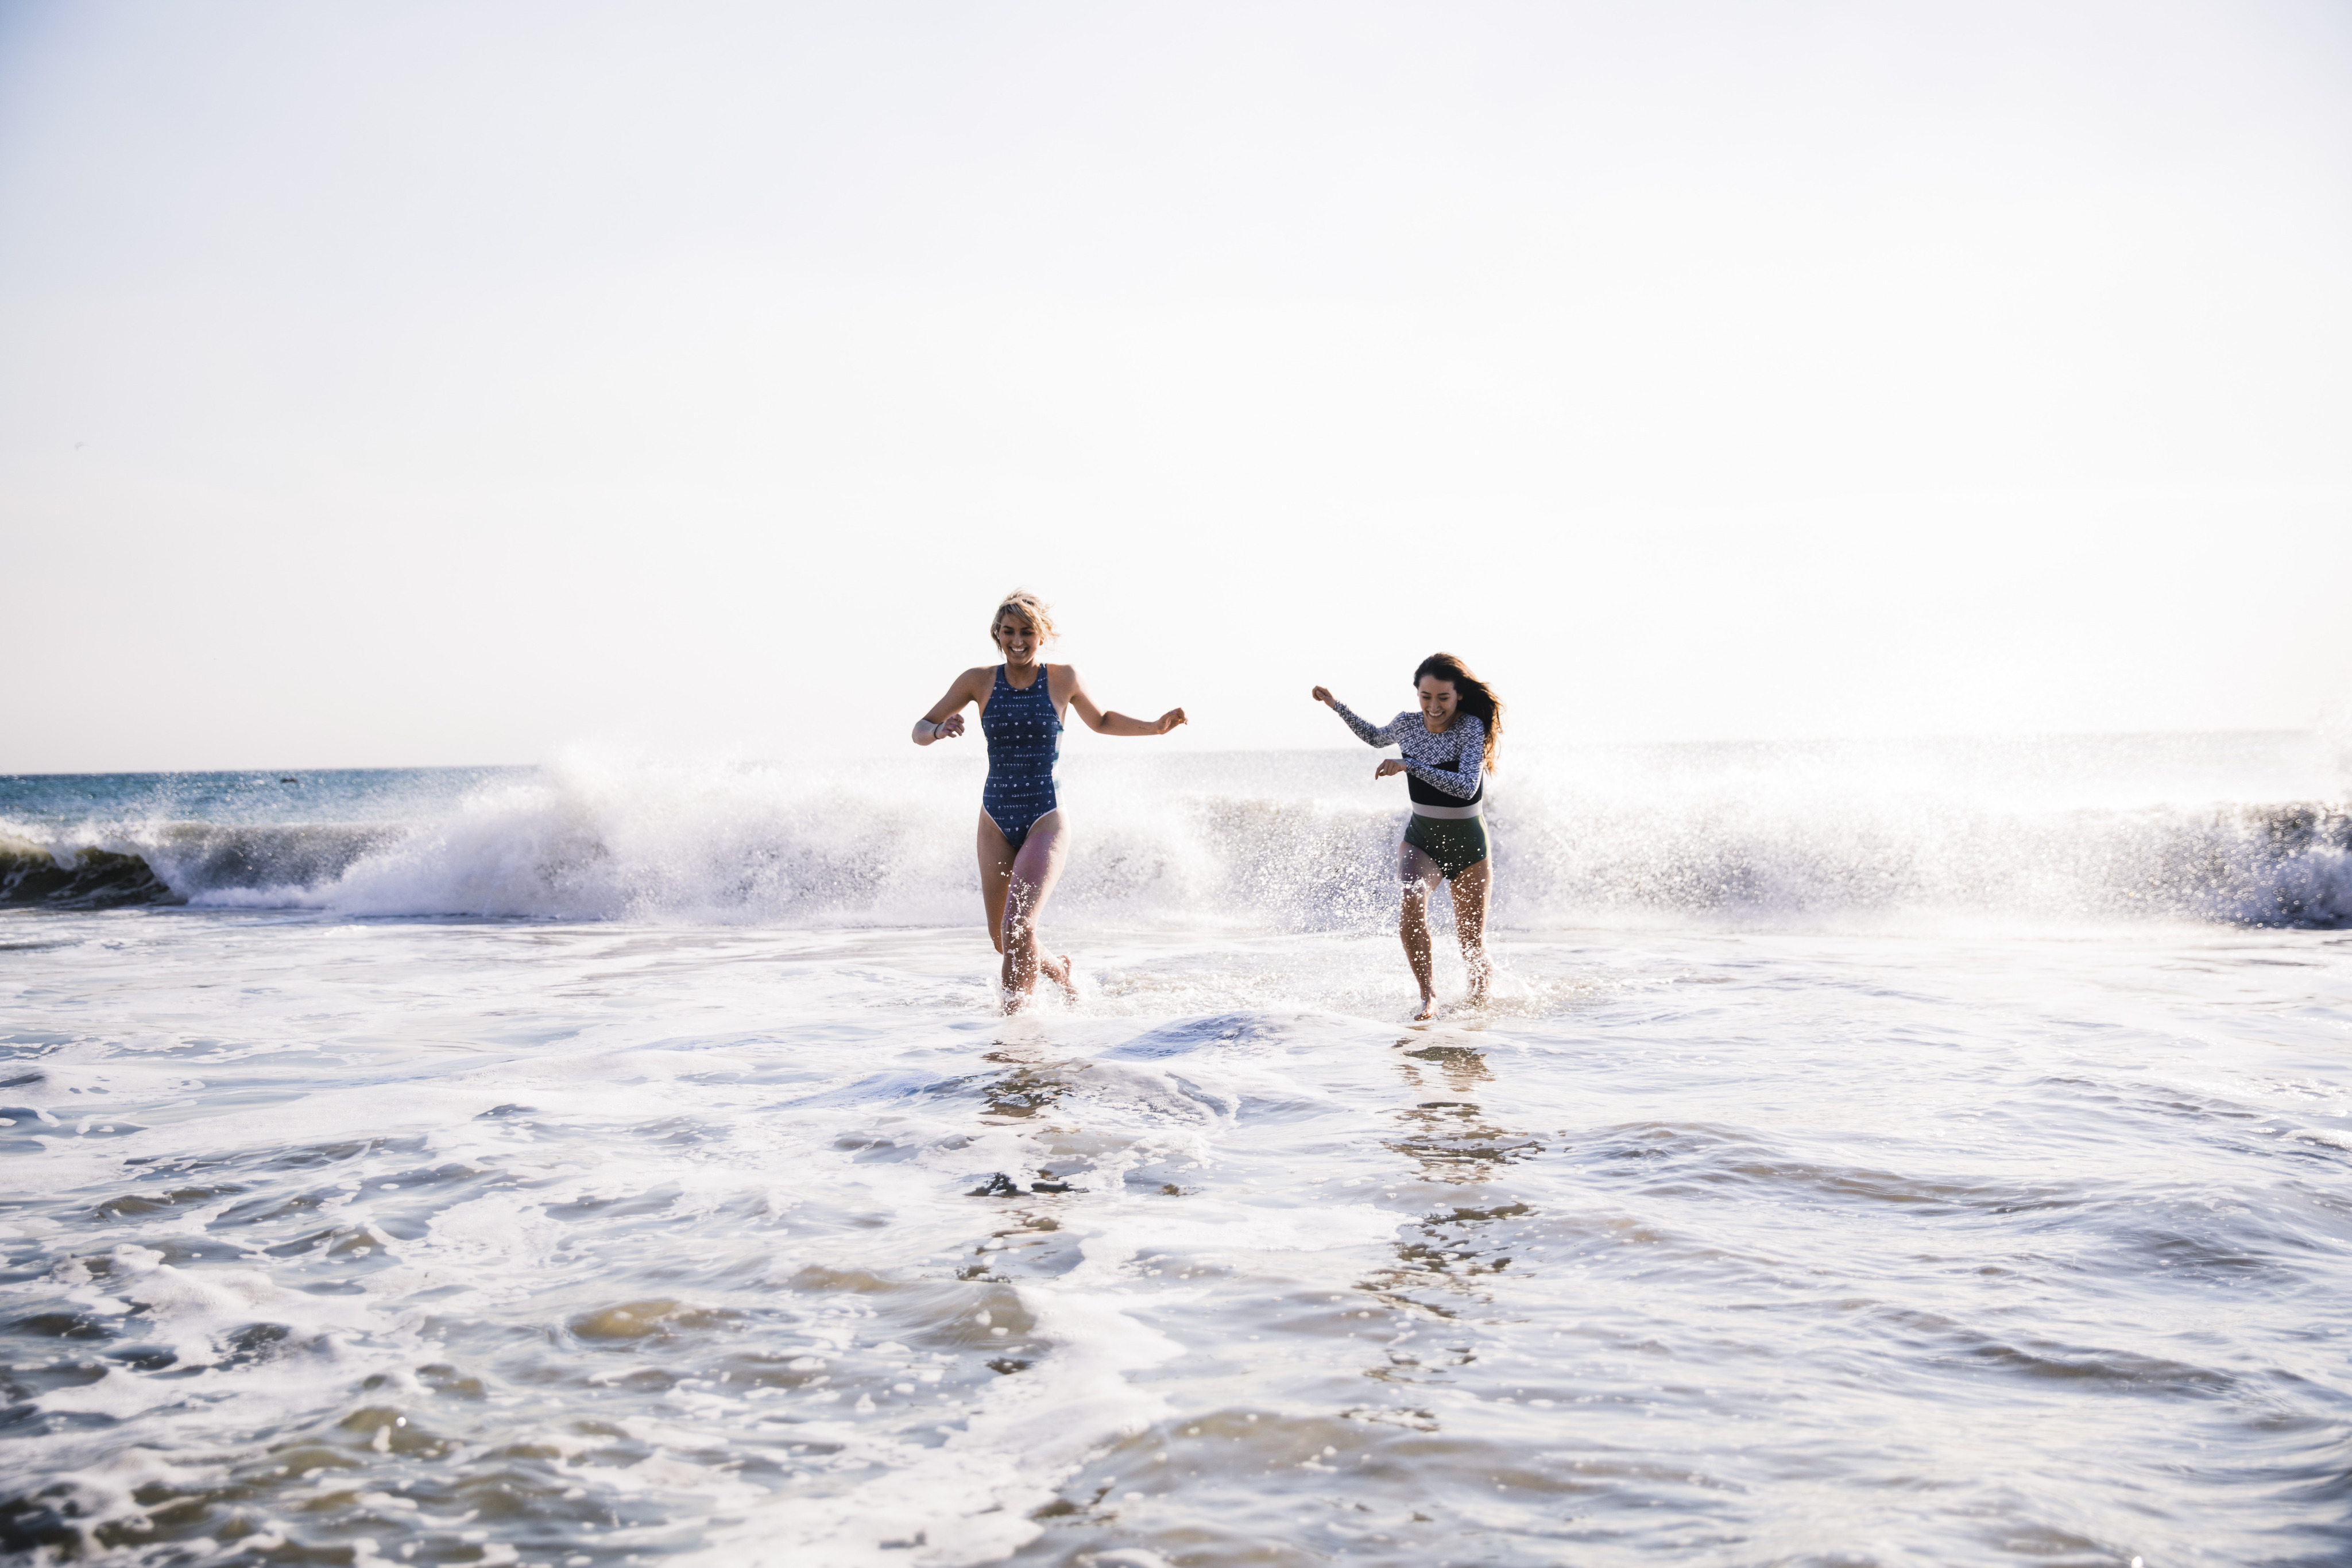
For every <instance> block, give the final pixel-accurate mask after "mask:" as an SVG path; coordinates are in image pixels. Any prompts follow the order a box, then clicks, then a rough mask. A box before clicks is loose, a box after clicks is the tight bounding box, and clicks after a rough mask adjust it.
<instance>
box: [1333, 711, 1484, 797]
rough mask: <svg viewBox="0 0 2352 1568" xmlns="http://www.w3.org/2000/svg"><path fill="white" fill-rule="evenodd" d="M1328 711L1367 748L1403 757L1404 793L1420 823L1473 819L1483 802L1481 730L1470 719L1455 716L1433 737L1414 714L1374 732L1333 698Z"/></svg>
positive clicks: (1480, 722)
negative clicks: (1400, 753) (1427, 819)
mask: <svg viewBox="0 0 2352 1568" xmlns="http://www.w3.org/2000/svg"><path fill="white" fill-rule="evenodd" d="M1331 707H1332V710H1333V711H1334V712H1336V713H1337V714H1338V715H1339V716H1340V717H1341V718H1342V719H1344V720H1346V721H1347V725H1348V727H1349V729H1352V730H1354V731H1355V732H1356V738H1358V739H1359V740H1361V741H1362V742H1363V743H1364V744H1365V745H1366V746H1393V747H1398V748H1400V749H1401V750H1402V751H1403V753H1404V770H1405V780H1404V787H1405V793H1406V794H1408V795H1410V796H1412V809H1413V811H1414V813H1415V814H1416V815H1419V816H1423V817H1475V816H1478V815H1480V814H1481V811H1480V802H1482V801H1483V800H1486V780H1485V779H1483V778H1481V777H1480V774H1481V773H1482V772H1483V771H1484V770H1485V768H1486V721H1485V720H1483V719H1481V718H1480V717H1479V716H1477V715H1476V714H1475V713H1457V714H1455V715H1454V722H1453V723H1452V724H1450V725H1448V726H1447V727H1445V729H1444V731H1443V732H1442V733H1440V734H1437V735H1432V734H1430V733H1429V726H1427V725H1425V724H1423V722H1422V721H1421V715H1419V714H1417V713H1401V714H1399V715H1397V716H1396V717H1394V718H1392V719H1391V720H1389V721H1388V723H1386V724H1384V725H1382V726H1381V727H1379V728H1378V729H1374V728H1373V727H1371V726H1370V725H1369V724H1367V723H1365V722H1364V721H1363V720H1362V719H1360V718H1359V717H1357V716H1356V715H1355V713H1354V711H1353V710H1352V709H1350V708H1349V706H1348V705H1347V704H1346V703H1343V702H1341V701H1339V699H1338V698H1337V697H1334V698H1333V699H1332V700H1331Z"/></svg>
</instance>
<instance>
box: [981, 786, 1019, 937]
mask: <svg viewBox="0 0 2352 1568" xmlns="http://www.w3.org/2000/svg"><path fill="white" fill-rule="evenodd" d="M1012 883H1013V845H1012V844H1011V843H1010V842H1008V841H1006V840H1005V837H1004V831H1003V829H1001V828H999V827H998V826H997V825H996V819H995V818H993V817H992V816H990V815H989V814H988V813H987V812H985V811H982V813H981V814H980V902H981V905H982V908H984V909H986V910H987V911H988V944H989V946H992V947H993V948H995V949H996V950H997V951H998V952H1000V953H1002V952H1003V951H1004V890H1005V889H1006V888H1007V887H1009V886H1011V885H1012Z"/></svg>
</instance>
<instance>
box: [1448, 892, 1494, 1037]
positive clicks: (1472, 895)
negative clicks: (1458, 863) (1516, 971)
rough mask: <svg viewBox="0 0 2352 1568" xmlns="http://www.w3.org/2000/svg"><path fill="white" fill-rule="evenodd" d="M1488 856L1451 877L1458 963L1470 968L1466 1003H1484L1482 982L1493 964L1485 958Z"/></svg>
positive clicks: (1488, 977) (1476, 1005) (1491, 975)
mask: <svg viewBox="0 0 2352 1568" xmlns="http://www.w3.org/2000/svg"><path fill="white" fill-rule="evenodd" d="M1494 863H1495V862H1493V861H1492V860H1483V861H1480V862H1478V863H1477V864H1476V865H1474V866H1472V867H1470V868H1469V869H1468V870H1467V871H1465V872H1464V873H1462V874H1461V875H1460V876H1457V877H1455V878H1454V935H1455V936H1459V937H1460V938H1462V967H1464V968H1465V969H1467V970H1469V971H1470V1005H1471V1006H1472V1007H1474V1008H1483V1007H1485V1006H1486V982H1487V981H1489V980H1491V979H1493V978H1494V977H1495V966H1494V965H1493V964H1491V963H1489V962H1488V961H1487V958H1486V890H1487V888H1488V886H1489V885H1491V882H1490V878H1489V877H1488V874H1487V873H1488V872H1489V870H1490V869H1491V868H1492V867H1493V865H1494Z"/></svg>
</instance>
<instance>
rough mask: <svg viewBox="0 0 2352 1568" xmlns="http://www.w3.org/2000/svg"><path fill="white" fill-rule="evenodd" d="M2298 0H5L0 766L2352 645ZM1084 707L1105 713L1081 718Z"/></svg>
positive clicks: (187, 764) (1892, 688)
mask: <svg viewBox="0 0 2352 1568" xmlns="http://www.w3.org/2000/svg"><path fill="white" fill-rule="evenodd" d="M2347 284H2352V8H2347V7H2346V6H2344V5H2340V4H2335V3H2269V0H2226V3H2222V0H2217V3H2211V4H2168V3H2164V0H2155V3H2150V0H2115V3H2108V0H2084V3H2080V4H2067V3H2063V0H2062V3H2055V4H2053V3H2052V0H2031V3H2022V4H2009V3H2001V0H1954V3H1951V4H1903V3H1900V0H1894V3H1889V0H1863V3H1856V4H1815V3H1808V0H1788V3H1782V4H1759V3H1757V0H1736V3H1727V4H1714V5H1710V4H1673V3H1666V4H1657V5H1649V4H1624V3H1619V4H1609V5H1574V4H1558V3H1546V4H1479V3H1464V0H1446V3H1444V4H1438V3H1434V0H1432V3H1427V4H1420V5H1392V4H1381V3H1377V0H1349V3H1345V4H1338V3H1334V4H1292V3H1284V0H1271V3H1269V0H1248V3H1246V4H1222V3H1213V0H1211V3H1202V0H1187V3H1185V4H1181V5H1180V4H1167V5H1122V4H1115V3H1112V4H1106V3H1103V0H1089V3H1087V4H1075V3H1073V4H1029V3H1003V4H996V3H989V0H953V3H940V4H889V3H881V4H856V5H821V6H820V5H717V4H690V3H689V4H665V5H642V4H640V5H596V4H583V3H581V0H557V3H548V4H516V3H501V0H465V3H463V4H446V5H437V4H429V3H422V0H404V3H401V4H390V5H350V4H327V5H321V4H319V3H317V0H289V3H285V4H257V3H250V0H217V3H212V4H206V5H184V4H167V3H163V0H153V3H149V4H127V5H126V4H109V3H105V0H75V3H72V4H53V5H29V4H21V3H20V4H15V5H5V6H0V562H5V572H6V578H7V581H8V594H7V617H6V624H7V627H8V630H9V632H10V635H9V637H8V640H7V650H8V653H7V664H6V667H7V669H8V671H9V674H10V678H9V679H8V681H7V683H6V690H7V695H8V706H9V709H10V715H9V722H8V723H7V725H6V727H5V731H0V736H4V737H5V738H0V771H68V770H82V769H105V768H215V767H221V768H233V767H284V766H300V767H311V768H318V767H331V766H347V765H353V766H356V765H394V764H426V763H469V762H528V761H532V760H535V759H538V758H541V757H544V756H546V755H548V754H549V753H551V751H552V750H554V749H555V748H557V747H562V746H563V745H565V744H567V743H570V742H573V741H583V740H584V741H614V740H620V741H627V742H633V743H636V744H642V745H646V746H651V747H661V748H665V749H672V750H691V751H734V752H738V753H742V754H749V755H753V756H763V757H793V756H800V755H812V754H815V753H833V752H839V751H845V750H846V751H864V750H872V749H879V748H882V747H889V746H895V745H900V744H903V739H902V737H903V736H904V734H905V731H906V729H907V727H908V724H909V722H910V721H911V720H912V719H913V718H914V717H915V716H917V715H919V713H920V712H921V711H922V710H923V709H924V708H925V707H927V706H929V704H930V702H931V701H932V700H933V698H935V697H936V696H937V695H939V694H940V691H942V690H944V689H945V687H946V685H947V684H948V682H949V680H950V678H951V677H952V676H953V674H955V673H956V672H957V671H958V670H960V669H961V668H963V667H964V666H966V665H968V664H981V663H985V662H988V661H989V659H990V657H991V654H990V650H989V648H988V646H987V643H986V642H985V641H984V637H983V628H984V626H985V624H986V621H987V617H988V613H989V611H990V610H991V608H992V606H993V604H994V603H995V601H996V596H997V594H998V593H999V591H1002V590H1003V589H1006V588H1009V587H1012V586H1013V585H1015V584H1022V585H1025V586H1028V587H1031V588H1034V589H1035V590H1036V591H1039V592H1041V593H1043V594H1045V596H1046V597H1047V598H1048V599H1049V600H1051V601H1054V603H1055V607H1056V610H1057V612H1059V613H1060V615H1061V617H1062V619H1063V621H1064V623H1065V625H1066V630H1067V632H1068V635H1067V637H1066V642H1065V643H1064V644H1063V647H1062V649H1061V650H1060V653H1061V654H1066V656H1067V657H1068V658H1069V659H1070V660H1072V661H1073V662H1075V663H1076V664H1078V665H1079V667H1080V669H1081V670H1082V671H1083V672H1084V673H1085V674H1087V678H1088V681H1089V684H1090V685H1093V686H1094V687H1095V688H1096V691H1097V695H1098V696H1099V697H1100V698H1101V699H1102V700H1103V701H1105V702H1106V703H1108V704H1109V705H1110V706H1115V707H1118V708H1120V709H1123V710H1126V711H1129V712H1134V713H1139V714H1145V715H1150V714H1156V713H1158V712H1159V711H1160V709H1161V708H1162V707H1165V706H1171V705H1172V704H1178V703H1181V704H1182V705H1184V706H1186V707H1187V708H1188V709H1189V711H1190V712H1191V714H1192V719H1193V727H1192V729H1191V730H1190V731H1189V732H1188V733H1187V734H1186V735H1185V736H1184V737H1182V739H1181V742H1179V744H1182V745H1187V746H1192V747H1210V748H1214V747H1268V746H1297V745H1315V746H1324V745H1332V744H1338V743H1341V742H1342V741H1344V738H1345V737H1343V736H1342V735H1340V734H1339V733H1337V727H1336V726H1334V725H1333V724H1332V723H1331V721H1330V720H1329V718H1328V715H1326V714H1324V713H1323V711H1322V710H1321V709H1320V708H1318V707H1315V706H1312V705H1311V704H1310V703H1308V702H1307V698H1306V695H1305V694H1306V688H1307V686H1308V685H1312V684H1314V683H1316V682H1318V681H1321V682H1325V683H1328V684H1329V685H1334V686H1336V687H1338V688H1339V691H1340V693H1341V695H1343V696H1346V697H1347V698H1348V699H1349V701H1350V702H1351V703H1354V704H1355V705H1356V706H1359V707H1361V708H1363V709H1365V710H1366V711H1368V712H1377V713H1381V714H1385V713H1387V712H1390V711H1393V710H1394V709H1395V708H1397V707H1401V706H1404V704H1405V701H1406V699H1407V696H1408V692H1407V683H1408V680H1409V677H1410V674H1411V670H1412V664H1414V663H1415V662H1416V661H1417V660H1418V659H1419V658H1420V657H1421V656H1422V655H1423V654H1424V653H1428V652H1430V651H1431V650H1432V649H1433V648H1437V647H1445V648H1449V649H1451V650H1453V651H1454V652H1455V653H1460V654H1462V655H1463V656H1464V657H1465V658H1466V659H1468V660H1469V661H1470V663H1471V664H1474V665H1475V666H1476V667H1478V668H1479V669H1480V670H1481V672H1482V673H1483V674H1486V675H1487V676H1488V677H1489V678H1490V679H1492V680H1493V681H1494V682H1495V684H1496V685H1497V686H1498V687H1500V688H1501V689H1502V690H1503V691H1504V692H1505V693H1506V695H1508V696H1509V697H1510V698H1511V699H1512V701H1513V704H1514V712H1515V714H1516V715H1517V717H1518V719H1519V721H1520V722H1521V723H1522V724H1523V725H1525V726H1527V727H1528V729H1530V730H1532V731H1538V732H1541V733H1543V734H1545V735H1547V736H1549V737H1555V738H1558V739H1559V740H1562V741H1566V742H1570V743H1572V742H1574V741H1577V740H1581V739H1591V740H1596V741H1598V740H1622V739H1645V738H1660V739H1664V738H1731V737H1795V736H1870V735H1915V734H1967V733H1979V732H1985V733H2017V732H2031V731H2070V730H2136V729H2210V728H2250V727H2305V726H2309V725H2312V724H2315V723H2318V722H2322V721H2323V720H2326V719H2327V718H2328V716H2330V715H2335V716H2337V719H2338V721H2339V722H2340V721H2342V720H2343V719H2344V718H2345V717H2347V716H2352V709H2347V704H2352V653H2347V637H2346V635H2345V631H2344V626H2345V622H2346V621H2347V615H2346V608H2345V607H2346V600H2347V593H2346V589H2345V584H2346V583H2347V581H2352V287H2347ZM1087 744H1108V743H1102V742H1097V741H1094V740H1093V739H1092V737H1087Z"/></svg>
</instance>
